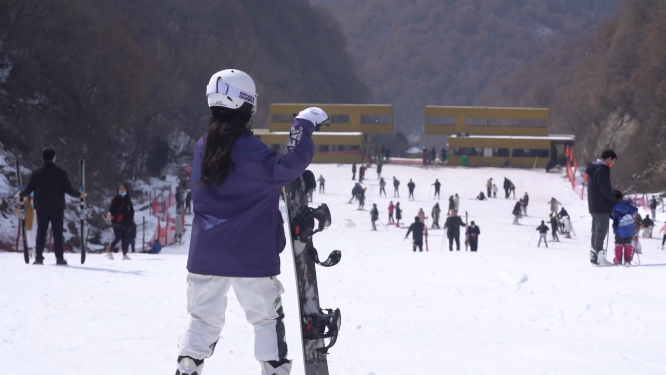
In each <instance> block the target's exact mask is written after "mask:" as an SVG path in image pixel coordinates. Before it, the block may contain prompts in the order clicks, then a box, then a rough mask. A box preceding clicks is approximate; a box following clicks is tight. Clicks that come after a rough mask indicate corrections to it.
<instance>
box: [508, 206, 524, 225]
mask: <svg viewBox="0 0 666 375" xmlns="http://www.w3.org/2000/svg"><path fill="white" fill-rule="evenodd" d="M521 206H522V202H520V201H518V202H516V204H515V205H514V206H513V211H511V214H512V215H513V224H514V225H520V223H519V222H518V219H520V213H521Z"/></svg>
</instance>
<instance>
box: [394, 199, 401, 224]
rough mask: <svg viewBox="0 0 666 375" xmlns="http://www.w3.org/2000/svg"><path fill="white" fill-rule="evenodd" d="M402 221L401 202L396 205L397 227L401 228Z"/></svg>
mask: <svg viewBox="0 0 666 375" xmlns="http://www.w3.org/2000/svg"><path fill="white" fill-rule="evenodd" d="M400 219H402V209H401V208H400V202H396V203H395V226H396V227H400Z"/></svg>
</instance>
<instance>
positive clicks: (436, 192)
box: [432, 178, 442, 199]
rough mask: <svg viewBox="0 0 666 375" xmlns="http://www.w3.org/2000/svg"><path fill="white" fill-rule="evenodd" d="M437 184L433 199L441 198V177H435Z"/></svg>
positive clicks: (435, 184)
mask: <svg viewBox="0 0 666 375" xmlns="http://www.w3.org/2000/svg"><path fill="white" fill-rule="evenodd" d="M433 185H434V186H435V196H433V197H432V199H435V197H437V199H439V189H440V188H441V187H442V184H441V183H440V182H439V179H437V178H436V179H435V183H434V184H433Z"/></svg>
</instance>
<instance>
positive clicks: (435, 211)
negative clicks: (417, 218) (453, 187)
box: [431, 203, 442, 229]
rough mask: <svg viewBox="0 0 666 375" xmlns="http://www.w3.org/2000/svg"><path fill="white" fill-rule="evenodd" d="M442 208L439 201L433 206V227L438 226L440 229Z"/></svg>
mask: <svg viewBox="0 0 666 375" xmlns="http://www.w3.org/2000/svg"><path fill="white" fill-rule="evenodd" d="M441 212H442V210H441V209H440V208H439V203H435V206H434V207H433V208H432V212H431V215H432V227H431V228H433V229H434V228H435V227H436V228H437V229H440V226H439V215H440V214H441Z"/></svg>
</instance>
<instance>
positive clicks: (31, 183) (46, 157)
mask: <svg viewBox="0 0 666 375" xmlns="http://www.w3.org/2000/svg"><path fill="white" fill-rule="evenodd" d="M42 160H43V161H44V165H43V166H41V167H39V168H37V169H35V170H34V171H32V174H31V175H30V179H29V180H28V185H27V186H26V187H25V189H23V191H19V192H17V193H16V195H18V197H19V199H20V201H21V202H23V200H24V199H25V198H27V197H29V196H30V194H32V193H33V192H34V193H35V195H34V207H33V208H34V209H35V211H36V212H37V237H36V239H35V261H34V262H33V264H35V265H43V264H44V247H45V246H46V234H47V232H48V228H49V223H50V224H51V231H52V232H53V252H55V256H56V265H59V266H66V265H67V261H66V260H65V257H64V249H63V227H64V220H65V194H67V195H69V196H70V197H72V198H80V197H82V196H83V195H84V194H85V193H84V192H79V191H77V190H76V189H74V188H73V187H72V185H71V184H70V182H69V177H67V172H65V171H64V170H63V169H61V168H59V167H58V166H56V165H55V161H56V154H55V150H54V149H52V148H50V147H49V148H45V149H44V150H43V151H42Z"/></svg>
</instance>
